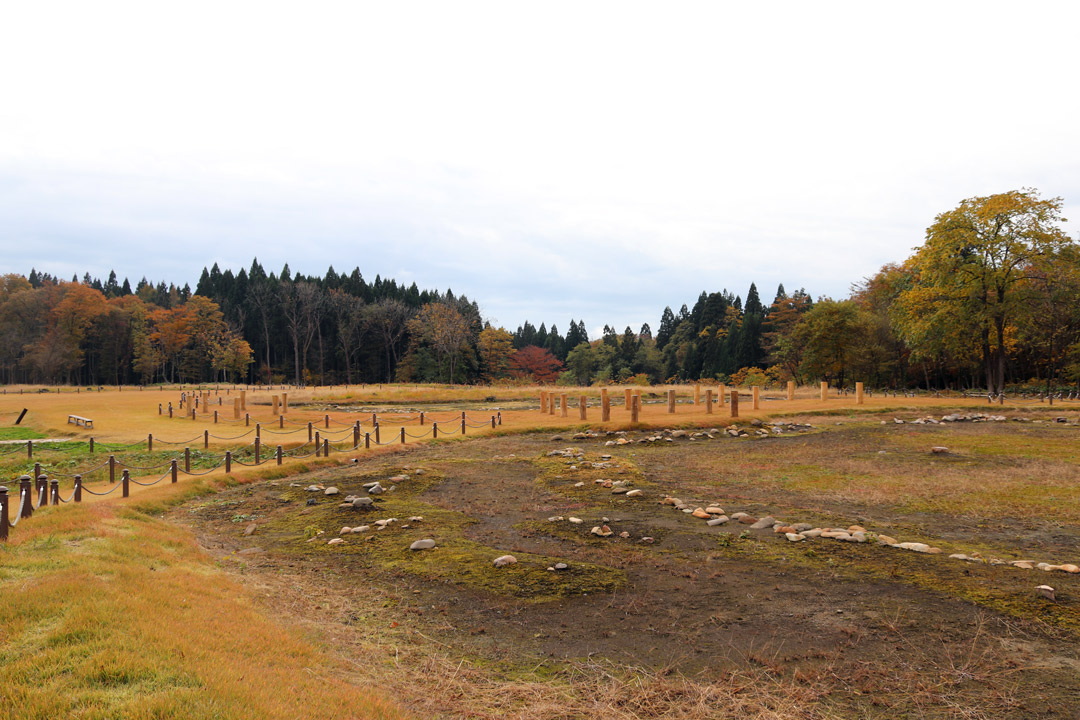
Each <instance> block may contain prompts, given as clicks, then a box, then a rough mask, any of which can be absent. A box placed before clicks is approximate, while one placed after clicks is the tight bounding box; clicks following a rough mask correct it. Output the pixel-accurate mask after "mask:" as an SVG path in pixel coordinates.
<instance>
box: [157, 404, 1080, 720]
mask: <svg viewBox="0 0 1080 720" xmlns="http://www.w3.org/2000/svg"><path fill="white" fill-rule="evenodd" d="M811 422H814V423H815V425H817V426H818V428H819V431H814V432H811V433H807V434H802V435H793V436H783V437H769V438H760V439H759V438H743V439H731V438H727V437H719V436H718V437H717V438H716V439H711V440H706V439H702V440H698V441H692V440H687V439H679V440H676V441H674V442H664V441H661V442H656V443H649V444H639V443H631V444H628V445H622V446H616V447H608V446H606V445H605V444H604V441H605V440H607V439H609V438H607V437H604V438H600V439H584V440H566V441H552V439H551V436H550V434H543V435H540V434H529V435H516V436H515V435H511V436H505V437H495V438H483V439H475V440H470V441H467V442H445V443H435V444H430V445H425V446H409V447H408V448H407V449H405V450H402V451H400V452H397V453H394V454H388V455H379V456H367V457H364V456H361V457H360V458H359V460H358V463H357V464H356V465H353V466H352V467H349V468H343V469H339V470H328V471H319V472H316V473H310V474H308V475H304V476H297V477H290V478H282V479H278V480H271V481H266V482H261V483H258V484H255V485H246V486H242V487H237V488H234V489H231V490H227V491H225V492H223V493H220V494H217V495H214V496H212V497H210V498H203V499H201V500H198V501H195V502H194V503H192V504H188V505H186V506H182V507H180V508H178V509H177V510H175V511H174V512H173V517H174V519H176V520H177V521H178V522H180V523H182V524H185V525H188V526H190V527H192V528H193V529H194V531H195V532H196V534H197V536H198V537H199V539H200V542H201V543H202V544H203V545H204V546H205V547H206V548H207V549H208V551H209V552H211V553H212V554H213V555H215V556H216V557H218V558H220V561H221V564H222V566H223V567H225V568H226V569H228V570H230V571H231V572H233V573H235V574H236V576H237V577H239V578H240V579H242V580H243V581H244V582H246V583H248V584H249V585H250V586H251V587H253V588H255V589H256V591H257V594H258V596H259V597H260V598H262V602H264V603H265V608H266V610H267V611H268V612H273V613H276V614H278V615H279V616H280V617H282V619H283V621H285V622H287V623H296V624H298V625H299V626H301V627H303V628H304V629H305V630H306V632H308V633H309V634H310V635H311V637H313V638H315V639H316V640H317V641H319V642H321V643H323V645H324V646H325V648H326V651H327V652H328V653H334V654H337V655H338V656H340V657H341V661H342V670H341V672H342V674H343V675H345V676H347V677H349V678H351V679H353V680H354V681H355V682H358V683H366V684H377V685H379V686H382V687H385V688H389V689H391V690H392V691H393V692H394V695H395V696H396V697H398V698H400V699H401V701H402V702H403V703H404V704H405V705H406V706H408V707H412V708H414V709H415V710H416V711H417V713H418V714H420V715H428V716H431V715H434V716H438V717H470V718H472V717H475V718H481V717H492V718H494V717H522V718H541V717H543V718H563V717H566V718H570V717H605V718H606V717H612V718H624V717H625V718H630V717H687V718H689V717H732V716H740V717H749V718H765V717H794V716H799V717H830V718H831V717H865V718H907V717H910V718H923V717H935V718H936V717H942V718H946V717H948V718H953V717H956V718H1041V717H1047V718H1072V717H1080V702H1078V701H1077V698H1080V645H1078V644H1077V640H1078V639H1080V575H1070V574H1068V573H1062V572H1043V571H1040V570H1021V569H1018V568H1015V567H1011V566H1008V565H995V564H990V563H984V562H964V561H961V560H956V559H951V558H949V557H948V555H949V554H950V553H956V552H964V553H968V554H972V553H979V554H980V555H981V556H982V557H983V558H986V559H990V558H1000V559H1001V560H1005V561H1010V560H1016V559H1030V560H1032V561H1035V562H1040V561H1045V562H1049V563H1052V564H1060V563H1076V562H1078V561H1080V527H1078V525H1077V522H1076V521H1077V516H1078V514H1080V509H1078V508H1077V507H1075V504H1076V503H1075V500H1076V498H1077V491H1078V489H1080V471H1078V462H1077V458H1078V456H1080V453H1076V454H1073V453H1072V450H1071V448H1073V447H1075V444H1076V442H1077V439H1078V433H1077V431H1076V428H1075V426H1071V425H1070V426H1065V427H1056V426H1052V425H1051V424H1045V425H1039V426H1034V425H1024V426H1022V427H1021V426H1018V425H1014V424H1011V423H1010V424H996V425H993V424H968V425H961V424H957V425H954V426H950V427H948V428H945V427H940V426H933V427H923V426H912V425H895V426H894V425H892V424H889V425H879V424H878V422H877V421H876V420H874V421H871V422H850V423H849V422H842V424H839V425H838V424H837V422H834V419H833V418H828V419H827V420H826V419H821V418H814V419H811ZM822 428H823V430H822ZM651 435H654V433H652V432H649V433H631V434H630V435H629V436H628V437H629V438H631V439H636V438H640V437H646V436H651ZM939 444H945V445H950V447H951V448H952V451H951V452H950V453H948V454H947V455H945V456H941V457H939V456H931V455H930V454H929V453H928V452H927V449H928V447H929V446H931V445H939ZM994 447H998V448H1004V450H1003V451H1002V452H990V451H988V450H987V448H994ZM565 448H574V449H575V452H573V453H571V454H570V455H569V456H567V457H564V456H549V455H548V453H549V452H550V451H552V450H563V449H565ZM605 455H610V456H611V457H610V459H608V458H605V457H604V456H605ZM594 464H595V465H594ZM418 468H419V469H422V471H423V472H422V474H416V469H418ZM402 473H404V474H406V475H408V478H407V479H405V480H396V481H395V480H392V479H391V478H392V477H394V476H397V475H400V474H402ZM373 480H379V481H381V482H382V484H383V485H384V486H385V487H387V488H388V492H386V493H384V494H382V495H377V496H374V505H375V509H372V510H364V511H360V510H353V509H343V508H340V507H338V505H339V502H340V500H341V499H342V498H343V497H344V496H345V495H349V494H356V495H360V496H366V492H365V491H364V490H363V488H362V487H361V486H362V484H363V483H366V482H370V481H373ZM597 480H610V481H623V482H625V483H627V486H628V487H630V488H639V489H641V490H643V494H642V496H640V497H635V498H627V497H626V496H625V495H623V494H612V490H611V489H609V488H607V487H604V486H603V485H602V484H598V483H597V482H596V481H597ZM311 483H321V484H323V485H326V486H330V485H333V486H336V487H338V488H339V489H340V491H341V493H340V494H339V495H336V496H326V495H324V494H323V493H322V492H321V491H320V492H312V491H308V490H306V489H305V488H306V486H307V485H309V484H311ZM577 483H583V485H581V486H580V487H578V486H576V484H577ZM390 488H392V489H390ZM1032 488H1035V490H1038V492H1035V491H1033V490H1032ZM666 495H673V496H678V497H680V498H682V499H683V500H685V501H686V502H687V503H689V504H690V505H692V506H695V507H696V506H707V505H708V504H718V505H720V506H721V507H723V508H724V510H725V511H726V512H727V513H728V514H731V513H733V512H737V511H743V512H747V513H750V514H751V515H754V516H757V517H764V516H766V515H772V516H774V517H775V518H777V519H778V520H781V521H784V522H789V523H796V522H803V521H804V522H807V523H810V524H813V525H814V526H822V527H828V526H832V527H847V526H849V525H854V524H858V525H861V526H864V527H866V528H867V529H868V530H871V531H876V532H881V533H887V534H888V535H891V536H893V537H895V538H896V539H898V540H900V541H907V540H911V541H919V542H926V543H928V544H931V545H935V546H937V547H940V548H942V550H943V552H942V553H941V554H938V555H927V554H922V553H916V552H907V551H903V550H897V549H894V548H889V547H884V546H881V545H877V544H874V543H867V544H856V543H847V542H838V541H831V540H823V539H814V540H807V541H804V542H798V543H793V542H788V541H787V540H786V539H785V538H784V536H783V535H777V534H775V533H773V532H772V531H771V530H751V529H749V527H748V525H744V524H740V523H738V522H729V523H727V524H724V525H720V526H717V527H709V526H707V525H706V524H705V523H704V521H703V520H701V519H697V518H694V517H691V516H689V515H687V514H685V513H682V512H680V511H678V510H675V509H673V508H672V507H670V506H663V505H661V504H660V500H661V499H662V498H663V497H664V496H666ZM1055 506H1058V507H1063V509H1062V511H1061V512H1054V510H1053V509H1054V508H1055ZM418 516H422V517H423V520H410V519H409V518H410V517H418ZM571 516H576V517H578V518H580V519H582V521H583V522H582V523H581V524H574V523H572V522H570V521H569V520H567V519H566V518H569V517H571ZM390 517H394V518H397V521H396V522H394V523H390V524H389V525H388V526H387V527H386V528H385V529H377V528H376V526H375V525H374V521H376V520H379V519H386V518H390ZM551 517H562V518H563V519H562V520H559V521H555V522H551V521H549V520H548V518H551ZM252 524H254V526H255V530H254V533H253V534H251V535H250V536H248V535H245V534H244V533H243V531H244V530H245V528H248V527H249V526H250V525H252ZM605 524H606V525H608V526H609V527H610V529H611V530H612V531H613V533H614V534H613V535H612V536H610V537H603V538H602V537H598V536H596V535H593V534H592V533H591V532H590V530H591V528H592V527H594V526H597V525H605ZM360 525H367V526H369V528H370V529H369V530H366V531H363V532H360V533H347V534H344V535H342V537H343V539H344V540H345V542H344V543H342V544H338V545H328V544H327V541H328V540H330V539H331V538H334V537H337V536H338V534H339V531H340V529H341V528H342V527H343V526H348V527H355V526H360ZM624 532H625V533H627V534H628V537H625V538H624V537H620V533H624ZM420 538H432V539H434V540H435V541H436V543H437V544H438V548H437V549H434V550H424V551H410V550H408V547H409V544H410V543H411V542H413V541H414V540H417V539H420ZM643 538H652V539H653V542H651V543H649V542H643V541H642V539H643ZM507 553H510V554H513V555H514V556H515V557H516V558H517V559H518V562H517V563H516V564H515V565H511V566H509V567H505V568H500V569H496V568H494V567H493V566H492V560H493V559H494V558H495V557H497V556H500V555H503V554H507ZM557 562H562V563H566V565H567V569H565V570H549V569H548V568H549V567H553V566H554V564H555V563H557ZM1043 583H1046V584H1049V585H1052V586H1053V587H1054V588H1055V592H1056V600H1055V601H1050V600H1048V599H1046V598H1044V597H1042V596H1040V595H1037V594H1036V593H1035V590H1034V589H1035V587H1036V586H1037V585H1040V584H1043Z"/></svg>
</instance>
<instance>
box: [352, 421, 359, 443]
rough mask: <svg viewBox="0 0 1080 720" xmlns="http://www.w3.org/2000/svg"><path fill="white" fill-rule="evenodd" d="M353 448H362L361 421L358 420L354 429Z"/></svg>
mask: <svg viewBox="0 0 1080 720" xmlns="http://www.w3.org/2000/svg"><path fill="white" fill-rule="evenodd" d="M352 446H353V447H354V448H355V447H360V421H359V420H357V421H356V424H355V425H353V428H352Z"/></svg>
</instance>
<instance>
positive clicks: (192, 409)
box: [191, 408, 196, 420]
mask: <svg viewBox="0 0 1080 720" xmlns="http://www.w3.org/2000/svg"><path fill="white" fill-rule="evenodd" d="M191 419H192V420H195V419H196V418H195V408H191Z"/></svg>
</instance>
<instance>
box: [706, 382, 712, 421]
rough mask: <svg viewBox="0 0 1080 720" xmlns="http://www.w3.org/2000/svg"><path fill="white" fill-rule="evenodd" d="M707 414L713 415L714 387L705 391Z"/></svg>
mask: <svg viewBox="0 0 1080 720" xmlns="http://www.w3.org/2000/svg"><path fill="white" fill-rule="evenodd" d="M705 414H706V415H712V388H709V389H708V390H706V391H705Z"/></svg>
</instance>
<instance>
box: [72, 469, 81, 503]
mask: <svg viewBox="0 0 1080 720" xmlns="http://www.w3.org/2000/svg"><path fill="white" fill-rule="evenodd" d="M74 499H75V502H82V475H76V476H75V498H74Z"/></svg>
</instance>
